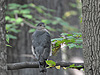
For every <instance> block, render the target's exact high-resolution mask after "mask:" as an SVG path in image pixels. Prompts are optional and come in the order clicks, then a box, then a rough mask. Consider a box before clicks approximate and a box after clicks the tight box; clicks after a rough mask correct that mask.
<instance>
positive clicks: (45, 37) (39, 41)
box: [32, 23, 51, 72]
mask: <svg viewBox="0 0 100 75" xmlns="http://www.w3.org/2000/svg"><path fill="white" fill-rule="evenodd" d="M32 46H33V49H32V52H33V54H34V55H35V57H36V58H37V60H38V61H39V69H40V72H46V62H45V61H46V60H47V59H48V57H49V55H50V51H51V37H50V34H49V33H48V31H47V30H46V29H45V25H44V23H39V24H38V25H37V29H36V31H35V32H34V33H33V34H32Z"/></svg>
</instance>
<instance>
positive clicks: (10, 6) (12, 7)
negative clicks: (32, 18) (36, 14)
mask: <svg viewBox="0 0 100 75" xmlns="http://www.w3.org/2000/svg"><path fill="white" fill-rule="evenodd" d="M8 6H9V9H17V8H18V7H20V6H21V5H19V4H16V3H11V4H9V5H8Z"/></svg>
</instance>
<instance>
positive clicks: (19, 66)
mask: <svg viewBox="0 0 100 75" xmlns="http://www.w3.org/2000/svg"><path fill="white" fill-rule="evenodd" d="M72 64H75V66H80V65H81V66H82V67H72V68H76V69H81V68H84V66H83V65H84V63H67V62H57V63H56V66H59V65H60V66H61V67H69V66H70V65H72ZM24 68H39V64H38V62H21V63H12V64H7V69H8V70H17V69H24Z"/></svg>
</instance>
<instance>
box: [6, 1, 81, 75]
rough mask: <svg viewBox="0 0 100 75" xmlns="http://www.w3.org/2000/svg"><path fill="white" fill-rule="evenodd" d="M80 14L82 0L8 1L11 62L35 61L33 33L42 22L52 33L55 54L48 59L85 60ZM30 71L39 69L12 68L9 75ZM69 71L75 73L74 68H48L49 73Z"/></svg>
mask: <svg viewBox="0 0 100 75" xmlns="http://www.w3.org/2000/svg"><path fill="white" fill-rule="evenodd" d="M80 16H81V2H80V0H48V1H47V0H24V1H23V0H8V2H7V11H6V17H5V19H6V31H7V32H6V33H7V34H6V41H7V43H8V45H7V46H8V48H7V53H8V60H7V61H8V63H14V62H25V61H32V62H33V61H34V60H33V58H34V57H33V56H32V52H31V35H32V33H33V32H34V31H35V26H36V25H37V24H38V23H39V22H44V23H45V24H46V28H47V29H48V30H49V31H50V33H51V37H52V40H51V41H52V46H53V47H52V50H53V56H52V57H50V58H49V59H52V60H54V61H66V62H80V61H79V60H81V62H83V61H82V60H83V58H82V57H83V56H82V44H81V43H82V38H81V37H82V35H81V33H80V30H79V28H80V18H81V17H80ZM61 47H62V48H61ZM60 48H61V49H60ZM74 60H76V61H74ZM75 71H76V70H75ZM27 74H28V75H32V74H35V75H38V74H39V73H38V69H22V70H14V71H9V75H27ZM67 74H68V75H75V73H73V72H72V70H71V72H70V71H67V70H66V71H65V70H63V69H60V70H57V69H54V68H53V69H49V70H48V75H67ZM78 74H79V73H78Z"/></svg>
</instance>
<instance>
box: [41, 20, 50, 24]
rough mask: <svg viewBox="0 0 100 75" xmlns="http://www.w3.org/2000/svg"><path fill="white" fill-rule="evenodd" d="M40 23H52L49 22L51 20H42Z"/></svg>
mask: <svg viewBox="0 0 100 75" xmlns="http://www.w3.org/2000/svg"><path fill="white" fill-rule="evenodd" d="M41 22H43V23H45V24H49V23H52V21H51V20H45V19H43V20H42V21H41Z"/></svg>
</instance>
